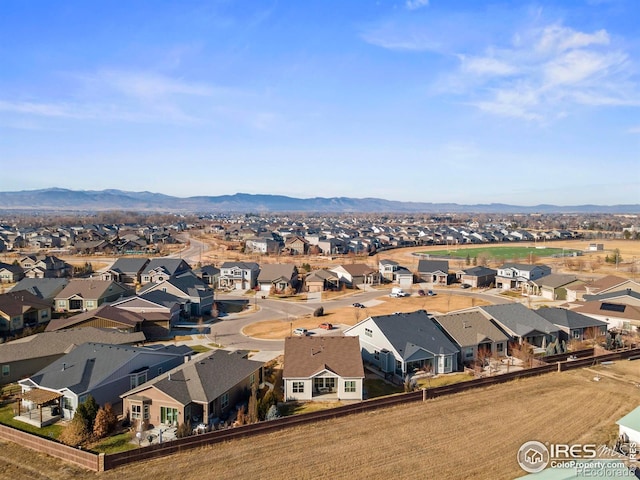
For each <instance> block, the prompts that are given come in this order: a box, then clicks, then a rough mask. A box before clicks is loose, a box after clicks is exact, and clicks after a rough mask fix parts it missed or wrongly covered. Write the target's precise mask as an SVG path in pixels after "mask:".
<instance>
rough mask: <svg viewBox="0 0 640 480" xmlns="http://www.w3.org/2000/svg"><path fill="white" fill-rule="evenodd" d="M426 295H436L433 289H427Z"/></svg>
mask: <svg viewBox="0 0 640 480" xmlns="http://www.w3.org/2000/svg"><path fill="white" fill-rule="evenodd" d="M427 295H429V296H430V297H434V296H436V295H437V293H436V292H434V291H433V290H429V291H428V292H427Z"/></svg>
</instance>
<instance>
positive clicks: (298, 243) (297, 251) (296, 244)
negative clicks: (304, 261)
mask: <svg viewBox="0 0 640 480" xmlns="http://www.w3.org/2000/svg"><path fill="white" fill-rule="evenodd" d="M284 249H285V251H287V252H289V253H290V254H291V255H306V254H307V253H308V252H309V242H308V241H307V240H305V239H304V238H303V237H300V236H298V235H293V236H291V237H289V238H287V239H286V240H285V242H284Z"/></svg>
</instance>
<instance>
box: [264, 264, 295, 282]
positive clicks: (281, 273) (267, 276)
mask: <svg viewBox="0 0 640 480" xmlns="http://www.w3.org/2000/svg"><path fill="white" fill-rule="evenodd" d="M294 273H295V265H292V264H290V263H268V264H266V265H262V267H261V268H260V273H259V274H258V282H272V281H274V280H278V279H281V278H284V279H286V280H287V281H289V280H291V278H293V275H294Z"/></svg>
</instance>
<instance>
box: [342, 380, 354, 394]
mask: <svg viewBox="0 0 640 480" xmlns="http://www.w3.org/2000/svg"><path fill="white" fill-rule="evenodd" d="M344 391H345V392H349V393H353V392H355V391H356V381H355V380H345V382H344Z"/></svg>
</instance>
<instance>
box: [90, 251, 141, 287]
mask: <svg viewBox="0 0 640 480" xmlns="http://www.w3.org/2000/svg"><path fill="white" fill-rule="evenodd" d="M148 264H149V259H148V258H129V257H121V258H118V259H117V260H116V261H115V262H114V264H113V265H111V267H110V268H109V269H108V270H107V271H105V272H103V273H101V274H100V278H101V279H102V280H113V281H114V282H119V283H124V284H125V285H137V284H140V283H142V272H144V271H145V267H146V266H147V265H148Z"/></svg>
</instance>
